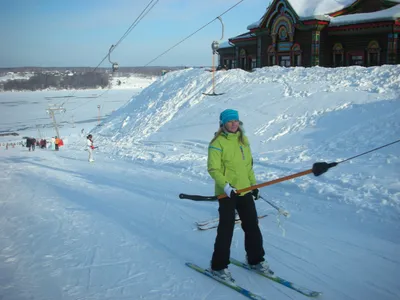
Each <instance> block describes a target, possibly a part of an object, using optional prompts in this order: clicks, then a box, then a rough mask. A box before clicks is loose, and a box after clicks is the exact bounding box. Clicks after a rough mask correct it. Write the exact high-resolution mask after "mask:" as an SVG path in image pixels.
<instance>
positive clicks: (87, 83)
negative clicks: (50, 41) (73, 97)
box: [0, 72, 110, 91]
mask: <svg viewBox="0 0 400 300" xmlns="http://www.w3.org/2000/svg"><path fill="white" fill-rule="evenodd" d="M109 83H110V81H109V74H108V73H103V72H102V73H98V72H76V73H67V74H60V73H47V72H46V73H41V72H35V73H34V74H33V76H31V77H30V78H29V79H10V80H7V81H5V82H3V83H0V84H1V85H2V87H1V88H2V90H3V91H23V90H27V91H36V90H44V89H49V88H51V89H94V88H99V87H101V88H105V87H107V86H108V85H109Z"/></svg>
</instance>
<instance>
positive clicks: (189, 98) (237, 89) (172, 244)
mask: <svg viewBox="0 0 400 300" xmlns="http://www.w3.org/2000/svg"><path fill="white" fill-rule="evenodd" d="M399 71H400V67H398V66H383V67H376V68H361V67H350V68H337V69H324V68H318V67H317V68H307V69H306V68H280V67H273V68H264V69H259V70H256V71H255V72H253V73H247V72H244V71H241V70H230V71H221V72H217V73H216V92H217V93H219V92H224V94H223V95H221V96H218V97H209V96H204V95H202V93H203V92H210V91H211V90H212V84H211V74H210V73H209V72H204V71H202V70H198V69H197V70H195V69H187V70H182V71H177V72H170V73H168V74H166V75H165V76H163V77H160V78H158V79H157V80H156V81H154V82H152V81H149V82H148V83H147V84H148V87H147V88H145V89H143V90H141V89H140V88H139V89H132V90H131V91H130V90H126V89H124V90H111V91H109V92H108V93H106V94H105V95H104V96H102V97H98V98H95V99H90V98H74V99H71V100H70V101H68V102H67V103H66V106H67V112H66V114H65V115H64V119H65V120H68V119H70V118H71V115H72V114H74V118H75V122H76V124H79V126H75V127H73V126H72V125H73V124H72V123H69V122H64V123H63V126H62V128H60V130H61V135H62V137H63V138H64V139H66V140H68V143H67V144H66V145H65V146H64V147H62V148H61V150H60V151H59V152H54V151H50V150H40V149H37V150H36V151H35V152H28V151H27V150H26V149H25V148H21V146H18V147H17V148H10V149H8V150H5V149H4V146H3V145H1V147H0V169H1V170H3V171H2V172H1V173H0V190H1V191H2V196H3V197H1V200H0V208H1V209H0V299H2V298H3V299H7V300H9V299H11V300H16V299H18V300H25V299H110V300H111V299H244V298H243V296H241V295H239V294H238V293H236V292H235V291H232V290H229V289H228V288H226V287H224V286H222V285H218V284H216V283H215V282H214V281H212V280H210V279H208V278H206V277H205V276H202V275H200V274H198V273H196V272H194V271H192V270H190V269H189V268H187V267H186V266H185V265H184V263H185V262H186V261H193V262H195V263H197V264H199V265H202V266H208V264H209V260H210V257H211V254H212V248H213V243H214V238H215V231H213V230H210V231H205V232H199V231H196V230H195V226H194V222H195V221H201V220H205V219H209V218H213V217H215V216H217V205H216V203H212V202H201V203H199V202H192V201H189V200H182V199H179V198H178V195H179V193H182V192H183V193H189V194H190V193H191V194H201V195H212V192H213V183H212V180H211V179H210V178H209V176H208V174H207V171H206V160H207V147H208V142H209V141H210V140H211V138H212V136H213V134H214V132H215V131H216V130H217V129H218V116H219V113H220V112H221V111H222V110H223V109H225V108H235V109H238V110H239V114H240V118H241V120H242V121H243V122H244V126H245V129H246V134H247V135H248V136H249V139H250V141H251V144H252V150H253V154H254V166H255V172H256V178H257V180H258V181H259V182H264V181H268V180H271V179H275V178H278V177H282V176H286V175H289V174H293V173H296V172H300V171H303V170H307V169H309V168H310V167H311V166H312V164H313V163H314V162H317V161H328V162H331V161H341V160H344V159H347V158H349V157H352V156H354V155H357V154H360V153H362V152H365V151H368V150H370V149H372V148H375V147H379V146H382V145H384V144H387V143H390V142H393V141H395V140H398V139H399V133H400V118H399V115H400V97H399V92H400V76H399V74H400V72H399ZM140 91H141V92H140ZM95 92H96V93H97V92H98V91H95ZM129 92H130V93H131V95H134V96H132V97H131V98H130V100H129V101H126V100H127V99H129V97H130V96H128V94H129ZM138 92H140V93H139V94H137V93H138ZM90 93H93V91H87V92H79V91H78V92H77V95H78V96H79V95H90ZM17 94H18V97H17V98H18V99H19V102H17V98H16V95H17ZM17 94H12V93H2V94H0V105H1V113H0V114H1V116H0V117H1V120H2V121H1V122H0V126H1V128H2V130H3V128H6V129H7V131H12V130H14V131H18V132H19V133H20V134H21V136H23V135H25V134H26V135H34V134H35V133H36V132H37V130H36V129H37V128H35V127H37V126H35V125H38V127H39V128H43V126H46V127H45V128H46V129H44V130H45V133H44V135H46V136H52V135H54V133H53V132H52V131H51V127H50V120H49V119H48V116H46V115H45V112H44V110H45V108H46V106H47V104H48V102H49V101H50V102H56V103H58V101H59V100H60V99H57V98H53V99H52V100H49V98H48V99H46V98H45V97H48V96H57V95H61V92H40V93H39V92H37V93H34V92H33V93H17ZM124 97H125V101H123V98H124ZM13 99H14V101H16V102H15V103H16V104H17V105H13ZM61 101H64V100H63V99H61ZM81 101H83V102H81ZM97 105H101V106H102V107H103V106H104V105H107V106H106V108H104V111H102V121H101V126H96V125H97V122H98V120H97V108H96V107H97ZM27 108H29V111H27ZM24 115H25V116H26V117H24ZM60 118H61V116H60ZM47 126H48V127H47ZM81 129H84V130H85V131H88V130H89V129H90V131H91V133H92V134H93V136H94V140H95V145H97V146H99V148H98V151H96V153H95V159H96V162H95V163H94V164H89V163H88V162H87V153H86V152H85V151H83V148H84V146H83V145H84V142H85V138H84V136H85V133H84V134H81ZM0 141H1V142H2V143H4V142H5V141H16V138H14V137H1V140H0ZM399 147H400V144H399V143H396V144H394V145H392V146H390V147H386V148H384V149H380V150H378V151H376V152H373V153H370V154H367V155H364V156H361V157H359V158H356V159H353V160H350V161H348V162H344V163H343V164H339V165H338V166H337V167H335V168H333V169H331V170H330V171H329V172H327V173H326V174H324V175H322V176H320V177H314V176H312V175H308V176H304V177H301V178H298V179H295V180H291V181H286V182H283V183H280V184H276V185H272V186H269V187H266V188H263V189H262V191H261V192H262V194H263V195H264V197H265V198H266V199H268V200H270V201H273V202H274V203H275V204H277V205H278V206H280V207H283V208H284V209H286V210H288V211H289V212H290V213H291V217H290V218H289V219H285V218H284V217H280V221H281V222H282V224H281V225H282V226H283V229H284V233H285V234H283V231H282V230H281V228H280V227H279V226H278V219H277V213H276V211H275V210H274V209H273V208H272V207H271V206H269V205H268V204H267V203H265V202H263V201H262V200H259V201H257V202H256V205H257V209H258V211H259V213H260V214H261V213H268V214H269V215H268V217H267V218H264V219H262V220H261V221H260V227H261V230H262V232H263V236H264V247H265V250H266V253H267V254H266V259H267V260H268V261H269V263H270V265H271V267H272V268H273V269H274V270H275V272H276V273H277V274H279V275H280V276H282V277H284V278H286V279H289V280H292V281H294V282H296V283H297V284H299V285H302V286H306V287H309V288H312V289H315V290H319V291H322V292H323V293H324V294H323V296H322V297H321V299H326V300H330V299H335V300H336V299H351V300H353V299H367V300H374V299H385V300H397V299H399V297H400V286H399V285H398V279H397V278H399V277H400V271H399V267H400V259H399V257H398V253H399V251H400V236H399V234H398V232H399V227H400V218H399V211H400V210H399V208H400V176H399V170H400V168H399V167H400V163H399V157H400V148H399ZM232 255H233V256H235V257H237V258H239V259H242V258H243V257H244V255H245V253H244V249H243V233H242V231H241V229H240V227H237V229H236V230H235V233H234V238H233V242H232ZM230 268H231V271H232V273H233V276H234V277H235V279H236V280H237V281H238V282H239V283H240V284H242V285H243V286H245V287H246V288H248V289H250V290H252V291H253V292H254V293H257V294H259V295H262V296H263V297H265V298H266V299H304V296H302V295H300V294H298V293H296V292H294V291H291V290H289V289H287V288H285V287H283V286H280V285H278V284H275V283H273V282H269V281H268V280H267V279H264V278H259V277H257V276H255V275H254V274H249V273H248V272H246V271H245V270H240V269H238V268H236V267H234V266H231V267H230Z"/></svg>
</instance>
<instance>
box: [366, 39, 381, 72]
mask: <svg viewBox="0 0 400 300" xmlns="http://www.w3.org/2000/svg"><path fill="white" fill-rule="evenodd" d="M380 53H381V48H380V47H379V44H378V42H377V41H371V42H370V43H369V44H368V48H367V66H379V65H380V60H381V59H380Z"/></svg>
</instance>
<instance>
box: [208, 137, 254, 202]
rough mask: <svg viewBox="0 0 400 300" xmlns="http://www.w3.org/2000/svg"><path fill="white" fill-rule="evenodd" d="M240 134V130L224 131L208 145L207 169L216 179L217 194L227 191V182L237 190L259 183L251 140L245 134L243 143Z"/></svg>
mask: <svg viewBox="0 0 400 300" xmlns="http://www.w3.org/2000/svg"><path fill="white" fill-rule="evenodd" d="M240 135H241V132H240V131H238V132H236V133H227V132H222V133H221V134H220V135H219V136H218V137H217V138H216V139H215V140H214V141H213V142H212V143H210V145H209V147H208V161H207V169H208V173H209V174H210V175H211V177H212V178H213V179H214V180H215V195H221V194H224V193H225V192H224V186H225V185H226V183H230V185H231V186H232V187H234V188H235V189H237V190H240V189H244V188H247V187H249V186H252V185H256V184H257V183H256V178H255V176H254V171H253V157H252V155H251V150H250V144H249V141H248V139H247V137H246V136H244V137H243V140H244V144H241V143H240V141H239V137H240ZM246 193H249V192H246ZM246 193H243V194H246Z"/></svg>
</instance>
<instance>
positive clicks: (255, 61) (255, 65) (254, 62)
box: [250, 58, 257, 70]
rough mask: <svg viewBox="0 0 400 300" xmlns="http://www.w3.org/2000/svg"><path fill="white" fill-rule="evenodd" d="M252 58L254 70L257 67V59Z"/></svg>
mask: <svg viewBox="0 0 400 300" xmlns="http://www.w3.org/2000/svg"><path fill="white" fill-rule="evenodd" d="M250 60H251V69H252V70H253V69H255V68H257V60H256V59H254V58H250Z"/></svg>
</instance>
